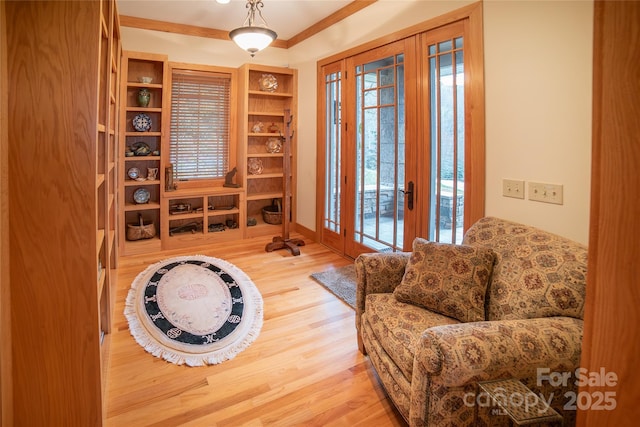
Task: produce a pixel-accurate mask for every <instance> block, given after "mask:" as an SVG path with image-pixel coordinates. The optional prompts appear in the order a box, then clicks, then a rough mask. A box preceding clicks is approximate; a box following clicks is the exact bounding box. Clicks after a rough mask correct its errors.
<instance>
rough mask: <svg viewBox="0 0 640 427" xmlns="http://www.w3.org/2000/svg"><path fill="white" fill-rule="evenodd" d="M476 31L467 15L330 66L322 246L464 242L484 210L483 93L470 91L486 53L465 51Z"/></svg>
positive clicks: (391, 247) (349, 250) (325, 81)
mask: <svg viewBox="0 0 640 427" xmlns="http://www.w3.org/2000/svg"><path fill="white" fill-rule="evenodd" d="M467 31H468V22H467V21H465V20H461V21H458V22H454V23H452V24H449V25H446V26H443V27H440V28H438V29H435V30H430V31H425V32H424V33H421V34H417V35H415V36H412V37H407V38H405V39H402V40H399V41H396V42H394V43H390V44H385V45H384V46H381V47H378V48H375V49H371V50H367V51H366V52H363V53H360V54H357V55H352V56H348V57H346V58H344V59H341V60H339V61H335V62H333V63H329V64H326V65H324V66H322V67H321V77H320V78H321V84H320V86H319V89H320V91H319V93H320V94H322V95H321V96H320V105H321V110H320V113H321V114H319V117H320V119H319V123H318V124H319V129H320V130H321V132H320V134H321V135H322V141H321V143H320V144H319V145H318V147H319V149H318V158H319V159H322V161H323V164H322V168H321V169H319V171H320V173H319V178H321V179H320V180H319V182H320V183H321V186H322V188H319V195H318V205H319V206H320V207H321V210H319V214H320V215H319V223H318V225H319V231H320V236H319V237H320V240H321V242H322V243H324V244H326V245H328V246H330V247H332V248H333V249H335V250H337V251H339V252H342V253H344V254H345V255H347V256H350V257H354V258H355V257H356V256H357V255H358V254H360V253H363V252H372V251H381V252H395V251H403V250H405V251H406V250H410V249H411V243H412V242H413V239H414V238H415V237H417V236H422V237H425V238H428V239H429V240H432V241H440V242H454V243H459V242H460V241H461V238H462V234H463V231H464V230H465V226H466V227H468V226H469V225H470V224H471V223H472V222H473V221H475V220H476V219H478V218H479V217H480V216H482V214H483V212H484V188H483V187H484V178H483V177H480V176H479V175H483V174H484V166H483V163H484V139H483V135H482V133H483V129H484V128H483V126H479V125H478V124H475V125H472V124H473V122H478V120H480V119H481V120H482V121H484V115H483V109H482V115H480V116H479V115H478V113H477V112H471V111H470V110H471V109H470V108H469V106H470V105H471V101H472V100H474V101H475V102H476V103H477V102H482V101H483V93H482V91H481V90H478V89H477V88H476V89H472V90H469V88H468V86H470V79H469V78H468V77H469V75H470V73H469V71H470V70H473V69H474V68H475V69H478V68H479V67H478V64H477V62H478V59H479V58H481V56H480V57H478V56H476V57H475V61H471V62H470V61H469V57H471V55H467V56H465V54H466V52H465V47H466V45H465V42H466V40H465V33H466V32H467ZM480 53H481V49H480ZM471 59H474V58H473V57H471ZM480 65H481V61H480ZM480 68H481V67H480ZM476 75H477V76H479V80H478V82H476V86H477V85H478V84H480V85H481V84H482V75H481V73H480V74H476ZM470 87H471V86H470ZM472 95H473V97H475V98H477V99H472ZM472 129H475V132H476V133H473V132H471V130H472ZM478 130H481V131H482V133H480V132H478ZM474 162H475V163H481V165H477V164H474ZM475 175H478V177H475V178H473V179H470V176H472V177H473V176H475ZM465 183H466V184H467V185H465ZM471 195H473V196H474V197H473V198H471V197H470V196H471ZM469 200H474V206H468V203H467V202H468V201H469Z"/></svg>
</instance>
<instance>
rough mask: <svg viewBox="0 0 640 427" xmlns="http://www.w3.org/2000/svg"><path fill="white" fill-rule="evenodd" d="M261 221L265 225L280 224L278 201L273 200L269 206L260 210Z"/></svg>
mask: <svg viewBox="0 0 640 427" xmlns="http://www.w3.org/2000/svg"><path fill="white" fill-rule="evenodd" d="M262 219H263V220H264V222H266V223H267V224H273V225H278V224H282V203H281V202H280V199H273V202H272V205H271V206H265V207H264V208H262Z"/></svg>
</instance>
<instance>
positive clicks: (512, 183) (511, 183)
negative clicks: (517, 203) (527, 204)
mask: <svg viewBox="0 0 640 427" xmlns="http://www.w3.org/2000/svg"><path fill="white" fill-rule="evenodd" d="M502 195H503V196H504V197H513V198H515V199H524V181H519V180H516V179H503V180H502Z"/></svg>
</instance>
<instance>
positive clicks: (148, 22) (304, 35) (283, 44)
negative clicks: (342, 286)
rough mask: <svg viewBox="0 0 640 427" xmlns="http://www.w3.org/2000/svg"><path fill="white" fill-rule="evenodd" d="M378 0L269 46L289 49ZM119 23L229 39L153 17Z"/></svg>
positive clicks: (364, 0) (358, 0)
mask: <svg viewBox="0 0 640 427" xmlns="http://www.w3.org/2000/svg"><path fill="white" fill-rule="evenodd" d="M377 1H378V0H354V1H352V2H351V3H349V4H348V5H346V6H344V7H343V8H341V9H339V10H337V11H335V12H334V13H332V14H331V15H329V16H327V17H326V18H324V19H321V20H320V21H318V22H316V23H315V24H313V25H312V26H310V27H309V28H307V29H305V30H302V31H301V32H300V33H298V34H296V35H295V36H293V37H291V38H290V39H289V40H282V39H276V40H274V42H273V43H272V44H271V45H270V47H277V48H281V49H289V48H290V47H293V46H295V45H296V44H298V43H300V42H302V41H303V40H306V39H308V38H310V37H312V36H314V35H316V34H318V33H319V32H320V31H323V30H325V29H327V28H329V27H330V26H332V25H334V24H335V23H337V22H340V21H342V20H343V19H345V18H347V17H349V16H351V15H353V14H354V13H357V12H358V11H360V10H362V9H364V8H365V7H367V6H370V5H372V4H373V3H375V2H377ZM120 25H121V26H123V27H130V28H140V29H143V30H152V31H163V32H165V33H175V34H183V35H187V36H196V37H206V38H210V39H218V40H229V41H230V40H231V39H230V38H229V32H228V31H225V30H217V29H215V28H207V27H198V26H195V25H188V24H177V23H174V22H167V21H158V20H155V19H147V18H138V17H135V16H128V15H120Z"/></svg>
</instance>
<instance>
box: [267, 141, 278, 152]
mask: <svg viewBox="0 0 640 427" xmlns="http://www.w3.org/2000/svg"><path fill="white" fill-rule="evenodd" d="M266 145H267V152H268V153H279V152H280V150H282V141H281V140H280V138H269V139H267V144H266Z"/></svg>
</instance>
